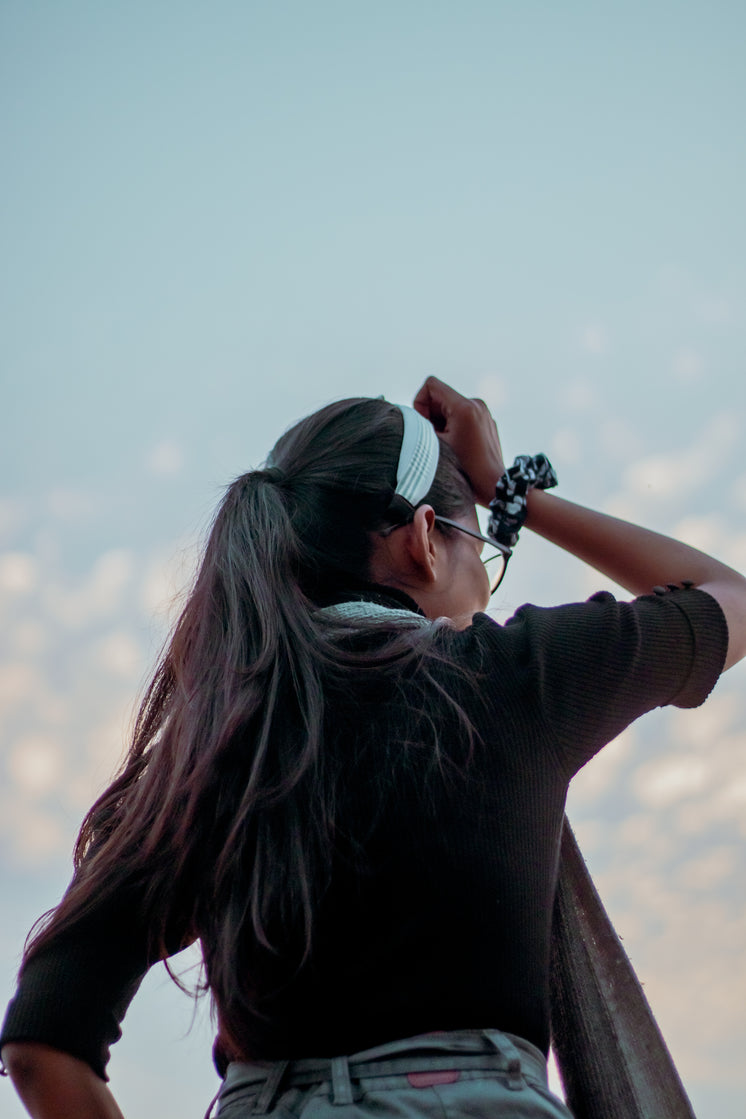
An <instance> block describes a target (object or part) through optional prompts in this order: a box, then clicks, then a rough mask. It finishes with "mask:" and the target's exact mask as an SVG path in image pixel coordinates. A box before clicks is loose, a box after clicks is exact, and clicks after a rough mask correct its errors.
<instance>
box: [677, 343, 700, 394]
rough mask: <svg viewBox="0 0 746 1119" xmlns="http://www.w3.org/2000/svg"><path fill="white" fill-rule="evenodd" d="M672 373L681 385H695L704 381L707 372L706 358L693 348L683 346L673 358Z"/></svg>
mask: <svg viewBox="0 0 746 1119" xmlns="http://www.w3.org/2000/svg"><path fill="white" fill-rule="evenodd" d="M671 371H672V373H673V375H674V377H675V378H676V380H677V381H679V382H681V384H684V385H690V384H693V383H694V382H695V381H700V380H701V379H702V375H703V373H704V371H705V361H704V358H703V357H702V355H701V354H700V353H698V352H697V350H694V349H692V348H691V346H681V347H679V349H678V350H677V351H676V353H675V354H674V356H673V360H672V362H671Z"/></svg>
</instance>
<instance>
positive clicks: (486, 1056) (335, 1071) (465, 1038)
mask: <svg viewBox="0 0 746 1119" xmlns="http://www.w3.org/2000/svg"><path fill="white" fill-rule="evenodd" d="M440 1069H444V1070H445V1069H448V1070H454V1071H461V1070H464V1071H467V1070H484V1071H491V1072H495V1073H498V1074H502V1075H503V1076H504V1077H505V1078H506V1084H507V1087H509V1088H514V1089H516V1090H519V1089H521V1088H523V1086H524V1084H525V1082H526V1081H530V1082H533V1083H538V1084H541V1085H543V1086H546V1083H547V1073H546V1060H545V1058H544V1054H543V1053H541V1052H540V1050H538V1049H537V1048H536V1047H535V1046H534V1045H532V1044H531V1043H530V1042H529V1041H526V1040H525V1039H524V1038H521V1037H516V1036H515V1035H514V1034H508V1033H503V1032H502V1031H500V1030H452V1031H446V1032H442V1033H441V1032H438V1033H432V1034H420V1035H419V1036H417V1037H410V1038H403V1039H402V1040H399V1041H392V1042H389V1043H387V1044H386V1045H379V1046H376V1047H375V1048H373V1049H366V1050H363V1051H362V1052H360V1053H353V1054H351V1055H349V1056H340V1057H331V1058H319V1059H316V1058H301V1059H299V1060H293V1061H256V1062H244V1061H234V1062H232V1063H231V1064H230V1065H229V1066H228V1070H227V1073H226V1076H225V1080H224V1082H223V1086H222V1089H221V1091H220V1100H221V1102H223V1101H225V1100H226V1099H227V1097H230V1096H231V1095H232V1094H233V1093H235V1092H237V1091H239V1090H240V1089H244V1088H249V1087H251V1086H252V1085H259V1084H261V1085H262V1089H261V1091H260V1093H259V1096H258V1098H257V1100H256V1103H255V1104H254V1107H253V1108H252V1111H253V1113H254V1114H255V1115H263V1114H266V1113H267V1112H268V1111H270V1110H271V1108H272V1106H273V1104H274V1101H275V1099H276V1098H277V1096H278V1095H279V1093H280V1091H281V1090H284V1089H285V1088H291V1087H293V1088H295V1087H303V1086H310V1085H313V1084H322V1083H324V1082H326V1081H328V1082H329V1083H330V1084H331V1089H332V1102H333V1103H335V1104H347V1103H351V1102H352V1100H353V1089H352V1081H353V1080H358V1081H359V1080H364V1079H369V1078H374V1077H383V1076H395V1075H402V1074H407V1073H417V1072H433V1071H437V1070H440Z"/></svg>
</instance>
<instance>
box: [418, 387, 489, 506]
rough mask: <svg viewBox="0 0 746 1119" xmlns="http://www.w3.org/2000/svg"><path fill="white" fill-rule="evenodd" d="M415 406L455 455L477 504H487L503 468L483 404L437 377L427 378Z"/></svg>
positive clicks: (487, 413)
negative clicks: (470, 485) (468, 481)
mask: <svg viewBox="0 0 746 1119" xmlns="http://www.w3.org/2000/svg"><path fill="white" fill-rule="evenodd" d="M414 407H415V408H416V409H417V411H418V412H419V413H420V414H421V415H422V416H425V418H426V419H428V420H430V422H431V423H432V425H433V427H434V428H435V430H436V431H437V432H438V434H439V435H440V436H441V438H442V439H443V441H444V442H445V443H448V445H449V446H450V447H451V448H452V450H453V451H454V453H455V454H456V455H457V456H458V459H459V461H460V463H461V465H462V467H463V468H464V470H465V472H466V473H467V474H468V476H469V480H470V482H471V484H472V488H473V490H474V493H475V495H476V498H477V501H478V502H480V504H482V505H489V503H490V501H491V500H492V498H493V497H494V495H495V483H496V482H497V479H498V478H499V477H500V476H501V475H502V474H503V473H504V469H505V467H504V465H503V458H502V450H501V447H500V439H499V436H498V434H497V427H496V426H495V421H494V420H493V418H492V416H491V415H490V411H489V408H488V407H487V405H486V404H485V403H484V401H483V400H476V399H471V398H469V397H466V396H462V395H461V393H460V392H456V390H455V389H454V388H451V386H450V385H447V384H446V383H445V382H444V381H440V380H438V378H437V377H428V379H427V380H426V381H425V383H424V385H423V386H422V388H421V389H420V391H419V392H418V393H417V396H416V397H415V399H414Z"/></svg>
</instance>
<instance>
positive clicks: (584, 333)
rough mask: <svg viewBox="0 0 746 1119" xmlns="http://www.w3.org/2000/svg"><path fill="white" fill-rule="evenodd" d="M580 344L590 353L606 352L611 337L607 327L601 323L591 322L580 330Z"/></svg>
mask: <svg viewBox="0 0 746 1119" xmlns="http://www.w3.org/2000/svg"><path fill="white" fill-rule="evenodd" d="M580 345H581V348H582V349H584V350H585V351H586V352H587V353H589V354H605V353H606V351H607V350H608V348H609V339H608V335H607V333H606V329H605V327H603V326H601V325H600V324H599V323H589V324H588V325H587V326H584V327H583V329H582V330H581V332H580Z"/></svg>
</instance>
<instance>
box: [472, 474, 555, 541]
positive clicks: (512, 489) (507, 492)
mask: <svg viewBox="0 0 746 1119" xmlns="http://www.w3.org/2000/svg"><path fill="white" fill-rule="evenodd" d="M556 485H557V475H556V474H555V472H554V469H553V468H552V464H551V462H550V461H549V459H548V458H547V456H546V455H518V457H517V458H516V460H515V462H514V463H513V465H512V466H511V467H509V468H508V470H506V472H505V473H504V474H503V476H502V478H501V479H500V480H499V482H498V483H497V486H496V487H495V496H494V498H493V499H492V501H491V502H490V520H489V525H488V527H487V535H488V536H491V537H492V538H493V539H494V540H496V541H497V543H498V544H505V545H507V546H508V547H509V548H513V547H515V545H516V544H517V542H518V534H519V532H520V531H521V529H522V528H523V523H524V521H525V520H526V514H527V512H528V508H527V502H526V494H527V493H528V491H529V490H549V489H551V488H552V486H556Z"/></svg>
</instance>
